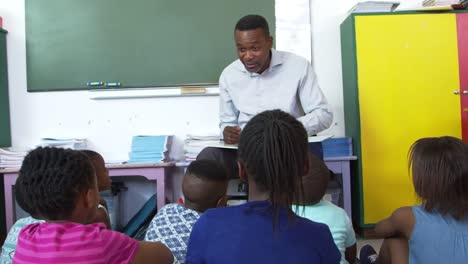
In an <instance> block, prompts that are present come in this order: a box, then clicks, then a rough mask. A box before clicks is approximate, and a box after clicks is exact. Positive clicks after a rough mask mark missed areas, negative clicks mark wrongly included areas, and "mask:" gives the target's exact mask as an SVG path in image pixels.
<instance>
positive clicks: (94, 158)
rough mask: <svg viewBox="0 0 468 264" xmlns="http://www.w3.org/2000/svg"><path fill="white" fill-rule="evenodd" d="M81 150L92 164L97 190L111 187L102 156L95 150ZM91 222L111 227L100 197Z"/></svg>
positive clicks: (103, 201)
mask: <svg viewBox="0 0 468 264" xmlns="http://www.w3.org/2000/svg"><path fill="white" fill-rule="evenodd" d="M82 152H83V153H84V154H85V155H86V156H87V157H88V159H89V160H90V161H91V163H92V164H93V166H94V170H95V171H96V178H97V183H98V190H99V192H102V191H107V190H109V189H110V187H111V179H110V177H109V171H108V170H107V168H106V164H105V162H104V158H103V157H102V156H101V154H99V153H97V152H96V151H92V150H82ZM93 223H104V224H105V225H106V227H107V228H109V229H110V228H111V223H110V219H109V213H108V210H107V204H106V201H105V200H104V199H103V198H101V197H100V198H99V205H98V210H97V213H96V218H95V219H94V220H93Z"/></svg>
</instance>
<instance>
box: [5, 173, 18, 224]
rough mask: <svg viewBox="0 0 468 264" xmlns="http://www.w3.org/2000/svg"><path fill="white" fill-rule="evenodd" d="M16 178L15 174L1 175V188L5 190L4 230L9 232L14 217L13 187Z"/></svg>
mask: <svg viewBox="0 0 468 264" xmlns="http://www.w3.org/2000/svg"><path fill="white" fill-rule="evenodd" d="M16 178H18V174H17V173H12V174H9V173H5V174H3V187H4V189H5V218H6V230H7V232H8V231H10V228H11V226H12V225H13V221H14V215H13V207H14V206H15V204H16V203H15V199H14V197H13V186H14V185H15V183H16Z"/></svg>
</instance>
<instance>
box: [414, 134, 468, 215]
mask: <svg viewBox="0 0 468 264" xmlns="http://www.w3.org/2000/svg"><path fill="white" fill-rule="evenodd" d="M408 169H410V170H411V172H412V175H413V184H414V189H415V191H416V193H417V194H418V196H419V197H420V198H421V200H422V202H423V206H424V209H426V210H427V211H429V212H433V211H436V212H438V213H440V214H442V215H448V214H449V215H451V216H452V217H453V218H455V219H457V220H462V219H464V217H466V216H468V145H467V144H466V143H465V142H463V141H462V140H460V139H458V138H454V137H449V136H445V137H432V138H421V139H419V140H417V141H416V142H415V143H414V144H413V145H412V146H411V149H410V152H409V161H408Z"/></svg>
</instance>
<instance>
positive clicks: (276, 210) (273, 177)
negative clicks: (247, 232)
mask: <svg viewBox="0 0 468 264" xmlns="http://www.w3.org/2000/svg"><path fill="white" fill-rule="evenodd" d="M307 146H308V141H307V132H306V130H305V129H304V126H303V125H302V124H301V123H300V122H299V121H297V120H296V119H295V118H294V117H292V116H291V115H289V114H287V113H285V112H283V111H281V110H270V111H265V112H262V113H260V114H258V115H256V116H255V117H253V118H252V119H251V120H250V121H249V122H248V123H247V125H246V126H245V128H244V129H243V130H242V132H241V136H240V140H239V146H238V158H239V161H240V162H241V163H243V165H244V166H245V168H246V171H247V174H248V177H249V178H252V179H253V181H254V182H255V183H256V185H257V187H258V188H259V191H262V192H269V193H270V195H269V196H270V202H271V210H272V213H273V228H274V229H276V225H277V223H278V220H279V214H280V211H281V210H284V209H287V210H288V213H289V215H290V216H292V215H294V213H293V211H292V208H291V207H292V203H293V201H298V200H299V198H300V197H302V193H303V185H302V181H301V177H302V176H303V175H304V174H305V164H306V162H308V155H307V153H308V150H307Z"/></svg>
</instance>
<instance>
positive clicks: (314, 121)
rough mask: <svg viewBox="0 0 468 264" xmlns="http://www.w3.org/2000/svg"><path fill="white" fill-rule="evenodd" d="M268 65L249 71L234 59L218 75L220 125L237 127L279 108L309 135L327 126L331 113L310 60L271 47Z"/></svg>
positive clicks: (330, 119)
mask: <svg viewBox="0 0 468 264" xmlns="http://www.w3.org/2000/svg"><path fill="white" fill-rule="evenodd" d="M271 54H272V57H271V62H270V67H269V68H268V69H266V70H265V71H264V72H263V73H261V74H258V73H250V72H249V71H247V70H246V69H245V67H244V65H243V64H242V62H241V61H240V60H239V59H238V60H236V61H234V62H233V63H231V64H230V65H229V66H227V67H226V68H225V69H224V71H223V72H222V73H221V76H220V78H219V92H220V103H219V105H220V128H221V132H222V131H223V130H224V128H225V127H226V126H240V127H241V128H243V127H244V126H245V124H246V123H247V122H248V121H249V120H250V119H251V118H252V117H253V116H255V115H256V114H258V113H261V112H263V111H266V110H273V109H281V110H283V111H285V112H287V113H289V114H291V115H292V116H294V117H296V118H297V119H298V120H299V121H300V122H301V123H302V124H303V125H304V127H305V128H306V130H307V133H308V134H309V135H315V134H317V133H318V132H320V131H322V130H325V129H327V128H328V127H329V126H330V124H331V123H332V121H333V113H332V111H331V110H330V106H329V105H328V103H327V99H326V98H325V96H324V95H323V93H322V90H321V89H320V87H319V85H318V81H317V77H316V75H315V72H314V70H313V69H312V66H311V65H310V63H309V62H308V61H307V60H306V59H304V58H302V57H299V56H297V55H295V54H292V53H289V52H283V51H276V50H274V49H272V50H271Z"/></svg>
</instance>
